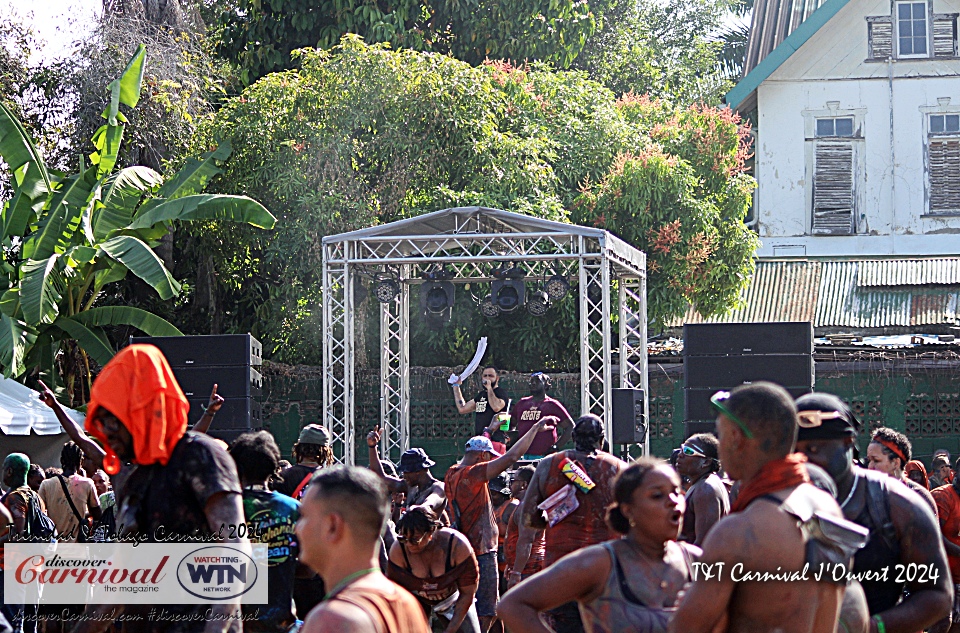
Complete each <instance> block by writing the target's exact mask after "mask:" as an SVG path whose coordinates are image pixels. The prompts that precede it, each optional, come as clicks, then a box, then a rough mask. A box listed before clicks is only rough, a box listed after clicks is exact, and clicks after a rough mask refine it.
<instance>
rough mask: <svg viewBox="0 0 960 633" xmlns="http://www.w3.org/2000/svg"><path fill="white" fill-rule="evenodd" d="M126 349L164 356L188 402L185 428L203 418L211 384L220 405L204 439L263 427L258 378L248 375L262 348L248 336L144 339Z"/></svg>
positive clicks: (132, 339) (260, 378)
mask: <svg viewBox="0 0 960 633" xmlns="http://www.w3.org/2000/svg"><path fill="white" fill-rule="evenodd" d="M130 343H131V344H133V343H149V344H151V345H155V346H156V347H158V348H159V349H160V351H161V352H163V355H164V356H166V358H167V362H169V363H170V368H171V369H172V370H173V375H174V377H176V379H177V383H179V385H180V389H182V390H183V393H184V395H185V396H186V397H187V400H189V401H190V413H189V420H190V423H191V425H192V424H196V422H197V421H198V420H199V419H200V416H202V415H203V407H204V406H205V405H206V404H207V400H208V399H209V397H210V391H211V389H213V385H214V384H216V385H217V393H218V394H219V395H220V396H222V397H223V398H224V399H225V401H224V403H223V406H222V407H221V408H220V411H219V412H218V413H217V415H216V417H215V418H214V419H213V424H212V425H211V427H210V435H213V436H215V437H219V436H220V435H219V434H222V432H226V431H230V432H231V433H232V434H233V435H234V436H235V435H239V433H241V432H245V431H250V430H253V429H258V428H261V427H262V426H263V416H262V414H261V410H260V402H259V398H260V396H261V394H262V391H263V376H262V375H261V374H260V372H258V371H257V370H256V369H254V367H255V366H259V365H261V364H263V360H262V358H263V353H262V349H263V348H262V346H261V345H260V342H259V341H258V340H257V339H255V338H253V337H252V336H251V335H249V334H224V335H215V336H144V337H130ZM221 439H227V438H221Z"/></svg>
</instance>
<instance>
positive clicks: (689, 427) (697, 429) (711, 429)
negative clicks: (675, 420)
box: [683, 420, 717, 439]
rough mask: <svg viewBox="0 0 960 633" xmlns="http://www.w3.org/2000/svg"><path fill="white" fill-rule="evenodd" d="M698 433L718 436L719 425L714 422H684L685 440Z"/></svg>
mask: <svg viewBox="0 0 960 633" xmlns="http://www.w3.org/2000/svg"><path fill="white" fill-rule="evenodd" d="M697 433H713V434H714V435H716V434H717V423H716V421H714V420H710V421H702V422H684V423H683V439H687V438H688V437H690V436H691V435H696V434H697Z"/></svg>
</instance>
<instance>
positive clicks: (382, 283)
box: [373, 273, 400, 303]
mask: <svg viewBox="0 0 960 633" xmlns="http://www.w3.org/2000/svg"><path fill="white" fill-rule="evenodd" d="M378 279H379V280H378V281H377V285H376V287H375V288H374V289H373V294H374V295H375V296H376V297H377V301H379V302H380V303H390V302H391V301H393V300H394V299H396V298H397V297H399V296H400V279H399V278H398V277H396V276H395V275H391V274H389V273H387V274H384V275H379V276H378Z"/></svg>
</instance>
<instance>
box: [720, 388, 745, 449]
mask: <svg viewBox="0 0 960 633" xmlns="http://www.w3.org/2000/svg"><path fill="white" fill-rule="evenodd" d="M729 399H730V392H729V391H718V392H717V393H715V394H713V395H712V396H710V404H712V405H713V408H715V409H716V410H717V411H719V412H720V413H722V414H723V415H725V416H727V418H729V419H730V420H731V421H732V422H734V423H736V425H737V426H739V427H740V430H741V431H743V434H744V435H746V436H747V439H748V440H752V439H753V433H752V432H751V431H750V429H748V428H747V425H746V424H744V423H743V420H741V419H740V418H738V417H737V416H736V414H734V413H733V411H731V410H730V408H729V407H728V406H727V405H726V404H725V403H726V401H727V400H729Z"/></svg>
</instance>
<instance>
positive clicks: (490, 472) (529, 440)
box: [487, 420, 553, 479]
mask: <svg viewBox="0 0 960 633" xmlns="http://www.w3.org/2000/svg"><path fill="white" fill-rule="evenodd" d="M552 428H553V426H548V425H547V424H546V423H545V422H544V421H543V420H538V421H537V423H536V424H534V425H533V426H532V427H530V430H529V431H527V432H526V433H524V434H523V437H521V438H520V439H519V440H517V443H516V444H514V445H513V446H511V447H510V450H508V451H507V452H506V453H504V454H503V455H501V456H500V457H498V458H496V459H494V460H491V461H489V462H487V479H493V478H494V477H496V476H497V475H499V474H500V473H502V472H503V471H505V470H506V469H508V468H510V467H511V466H513V465H514V464H516V463H517V460H519V459H520V458H521V457H523V454H524V453H526V452H527V451H528V450H530V445H531V444H533V440H534V438H536V437H537V433H539V432H540V431H544V430H546V431H549V430H550V429H552Z"/></svg>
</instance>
